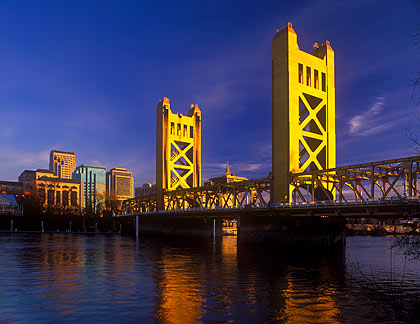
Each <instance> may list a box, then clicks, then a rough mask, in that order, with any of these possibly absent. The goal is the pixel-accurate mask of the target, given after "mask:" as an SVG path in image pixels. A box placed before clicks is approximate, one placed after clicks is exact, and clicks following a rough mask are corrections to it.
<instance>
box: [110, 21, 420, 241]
mask: <svg viewBox="0 0 420 324" xmlns="http://www.w3.org/2000/svg"><path fill="white" fill-rule="evenodd" d="M272 92H273V93H272V172H270V174H269V176H268V177H267V178H262V179H251V180H242V181H232V182H228V181H226V182H218V183H206V184H205V185H201V111H200V109H199V108H198V106H197V105H191V108H190V110H189V112H188V114H187V116H183V115H182V114H174V113H172V111H171V109H170V104H169V99H167V98H164V99H163V100H161V101H160V102H159V104H158V105H157V128H156V135H157V136H156V137H157V142H156V193H155V194H153V195H150V196H147V197H141V198H134V199H130V200H126V201H124V203H123V206H122V210H121V212H120V214H119V215H117V216H115V219H118V220H121V221H122V220H126V219H133V217H135V219H136V233H137V234H138V233H139V232H143V233H151V234H165V233H166V234H171V233H172V234H174V233H179V234H182V235H185V234H190V235H194V233H195V234H197V233H199V234H200V233H201V234H202V235H206V236H209V235H210V236H211V235H213V236H217V234H218V233H219V234H220V233H221V224H222V223H223V221H224V220H227V219H234V220H236V221H237V222H238V228H239V233H240V237H241V238H248V239H253V240H255V239H261V238H264V239H273V240H276V241H278V240H280V241H281V240H283V241H287V242H291V241H293V240H296V238H297V237H298V238H299V239H298V240H300V241H305V242H306V243H309V244H319V243H322V242H323V244H325V243H326V242H327V243H326V244H334V243H336V242H337V241H340V240H341V239H342V238H343V229H344V227H343V224H345V219H346V218H347V217H391V218H399V217H407V216H413V215H417V214H418V213H419V212H418V210H420V200H419V186H418V175H419V172H420V170H419V168H420V156H414V157H407V158H400V159H393V160H386V161H377V162H369V163H364V164H356V165H349V166H342V167H336V135H335V77H334V51H333V49H332V47H331V44H330V42H329V41H325V43H322V44H321V45H318V44H317V43H315V44H314V50H313V52H312V53H311V54H309V53H306V52H304V51H301V50H300V49H299V45H298V42H297V34H296V32H295V31H294V29H293V27H292V24H291V23H287V24H286V25H285V26H284V27H282V28H280V29H278V30H277V32H276V34H275V36H274V38H273V41H272ZM296 219H299V221H296ZM302 224H303V225H302Z"/></svg>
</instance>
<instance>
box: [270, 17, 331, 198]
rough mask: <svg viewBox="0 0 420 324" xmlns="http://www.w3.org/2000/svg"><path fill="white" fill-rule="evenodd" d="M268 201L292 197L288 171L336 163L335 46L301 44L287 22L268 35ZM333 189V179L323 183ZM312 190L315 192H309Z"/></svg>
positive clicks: (306, 169)
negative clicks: (311, 47)
mask: <svg viewBox="0 0 420 324" xmlns="http://www.w3.org/2000/svg"><path fill="white" fill-rule="evenodd" d="M272 82H273V83H272V87H273V89H272V96H273V97H272V176H273V179H272V188H271V202H285V201H288V202H291V201H292V193H293V190H294V189H295V187H294V186H293V185H290V179H289V174H290V173H295V172H303V171H315V170H322V169H329V168H334V167H335V163H336V139H335V86H334V51H333V49H332V48H331V46H330V42H329V41H326V42H325V43H324V44H321V46H319V45H318V44H317V43H315V44H314V50H313V53H312V54H309V53H306V52H304V51H301V50H300V49H299V45H298V42H297V34H296V32H295V31H294V30H293V28H292V24H291V23H288V24H287V25H286V26H285V27H284V28H281V29H279V30H277V32H276V34H275V36H274V38H273V41H272ZM324 186H325V187H326V189H328V190H331V189H332V184H325V185H324ZM312 194H313V193H312Z"/></svg>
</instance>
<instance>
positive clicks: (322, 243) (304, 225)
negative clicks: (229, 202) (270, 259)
mask: <svg viewBox="0 0 420 324" xmlns="http://www.w3.org/2000/svg"><path fill="white" fill-rule="evenodd" d="M238 225H239V224H238ZM345 228H346V221H345V219H333V218H327V217H325V218H324V217H317V216H308V217H287V216H281V217H279V216H277V217H276V216H275V215H258V216H255V215H253V214H244V215H242V216H241V219H240V225H239V229H238V241H239V242H264V243H273V244H275V245H276V246H293V247H299V246H301V247H333V246H339V245H343V244H345Z"/></svg>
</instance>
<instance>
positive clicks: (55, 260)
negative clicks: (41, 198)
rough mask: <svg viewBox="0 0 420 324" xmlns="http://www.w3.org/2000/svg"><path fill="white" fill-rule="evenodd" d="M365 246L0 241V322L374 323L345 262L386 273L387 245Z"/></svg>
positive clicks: (55, 238) (412, 278) (49, 238)
mask: <svg viewBox="0 0 420 324" xmlns="http://www.w3.org/2000/svg"><path fill="white" fill-rule="evenodd" d="M354 242H356V243H357V244H355V243H354ZM371 242H372V240H371V241H369V240H368V241H366V242H365V241H357V239H353V240H352V239H350V243H349V244H348V247H347V251H344V250H340V251H335V252H334V253H313V252H308V251H290V250H288V249H281V248H275V247H273V246H262V247H261V246H260V247H255V246H243V245H238V244H237V241H236V237H234V236H226V237H223V239H220V240H216V241H213V240H208V239H203V240H177V241H163V240H159V239H143V238H141V239H140V240H138V241H136V240H134V239H133V238H131V237H120V236H117V235H116V236H100V235H98V236H95V235H92V236H85V235H66V234H42V235H41V234H39V235H33V234H31V235H29V234H26V235H25V234H1V235H0V265H1V266H0V322H1V323H3V322H5V323H9V322H16V323H44V322H45V319H46V318H48V321H50V322H75V321H78V322H80V323H88V322H92V320H93V319H94V320H95V321H96V322H99V323H101V322H102V323H109V322H112V323H139V322H158V323H220V322H240V323H241V322H242V323H261V322H280V323H302V322H306V323H346V322H358V323H375V320H376V318H378V317H375V316H376V315H377V314H378V313H380V312H383V314H387V312H386V309H385V308H386V305H385V306H383V307H382V309H378V308H377V305H378V301H377V300H374V299H372V298H371V297H369V296H366V294H364V291H365V288H364V287H362V286H361V285H359V284H358V283H359V282H361V281H360V280H359V281H358V278H357V276H355V275H354V273H353V272H352V269H351V266H349V263H348V261H347V260H346V253H347V254H350V255H351V256H353V257H355V256H359V257H360V259H359V260H360V261H361V262H362V266H363V267H364V268H368V266H369V262H370V261H372V260H375V262H376V263H375V265H374V267H376V268H377V269H382V270H383V269H384V267H383V265H384V264H387V262H386V260H385V261H384V260H383V258H382V259H381V251H383V249H386V248H387V246H388V245H389V242H388V241H386V239H385V238H381V239H378V240H376V241H375V244H374V245H372V244H371ZM382 255H383V253H382ZM385 258H386V256H385ZM394 259H396V258H394ZM376 268H375V269H376ZM407 269H408V270H407V282H408V284H414V283H415V282H418V280H419V278H420V267H418V266H417V268H415V267H414V268H413V267H409V266H407ZM355 279H356V280H355ZM382 279H383V278H382V277H378V280H382ZM384 282H386V281H384ZM376 322H377V323H380V322H381V321H380V320H377V321H376Z"/></svg>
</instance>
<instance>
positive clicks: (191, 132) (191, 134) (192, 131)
mask: <svg viewBox="0 0 420 324" xmlns="http://www.w3.org/2000/svg"><path fill="white" fill-rule="evenodd" d="M193 137H194V128H193V127H192V126H190V138H193Z"/></svg>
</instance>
